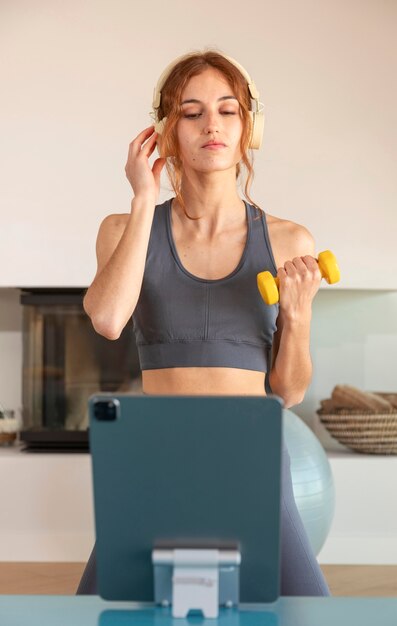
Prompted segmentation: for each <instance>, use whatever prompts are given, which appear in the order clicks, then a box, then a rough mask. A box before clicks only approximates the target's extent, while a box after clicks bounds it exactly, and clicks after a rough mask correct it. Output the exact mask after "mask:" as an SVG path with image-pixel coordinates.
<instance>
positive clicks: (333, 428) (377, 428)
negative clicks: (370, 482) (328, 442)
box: [317, 394, 397, 454]
mask: <svg viewBox="0 0 397 626" xmlns="http://www.w3.org/2000/svg"><path fill="white" fill-rule="evenodd" d="M379 395H382V396H384V397H387V395H388V394H379ZM317 414H318V416H319V418H320V421H321V423H322V424H324V426H325V428H326V429H327V430H328V432H329V433H330V434H331V435H332V437H334V438H335V439H337V441H339V443H341V444H343V445H344V446H347V447H348V448H350V449H351V450H354V451H355V452H361V453H362V454H397V408H395V409H393V410H390V411H382V412H381V413H380V412H378V413H375V412H374V411H363V410H362V409H334V411H333V412H330V411H328V412H325V411H324V410H323V409H319V410H318V411H317Z"/></svg>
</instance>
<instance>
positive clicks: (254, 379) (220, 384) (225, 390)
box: [142, 367, 266, 396]
mask: <svg viewBox="0 0 397 626" xmlns="http://www.w3.org/2000/svg"><path fill="white" fill-rule="evenodd" d="M142 385H143V392H144V393H146V394H150V395H156V394H157V395H218V396H222V395H225V396H229V395H230V396H245V395H246V396H265V395H266V392H265V374H264V373H263V372H257V371H253V370H243V369H236V368H231V367H172V368H165V369H157V370H144V371H143V372H142Z"/></svg>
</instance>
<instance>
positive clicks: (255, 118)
mask: <svg viewBox="0 0 397 626" xmlns="http://www.w3.org/2000/svg"><path fill="white" fill-rule="evenodd" d="M250 116H251V121H252V129H251V139H250V143H249V146H248V147H249V148H252V149H253V150H259V148H260V147H261V144H262V138H263V131H264V129H265V116H264V114H263V111H250Z"/></svg>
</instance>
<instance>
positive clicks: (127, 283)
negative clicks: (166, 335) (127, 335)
mask: <svg viewBox="0 0 397 626" xmlns="http://www.w3.org/2000/svg"><path fill="white" fill-rule="evenodd" d="M154 209H155V202H154V200H153V198H152V197H150V198H149V197H146V196H140V197H135V198H134V199H133V200H132V204H131V214H130V215H129V216H126V220H125V222H124V223H123V222H122V221H121V220H120V217H119V219H118V220H117V216H108V217H107V218H105V220H104V221H103V222H102V224H101V227H100V229H99V233H98V238H97V261H98V269H97V273H96V276H95V278H94V280H93V282H92V284H91V285H90V287H89V288H88V290H87V292H86V294H85V297H84V301H83V306H84V310H85V312H86V313H87V315H89V317H90V318H91V321H92V324H93V326H94V328H95V330H96V332H97V333H99V334H100V335H104V336H105V337H107V338H108V339H118V338H119V336H120V334H121V332H122V330H123V328H124V326H125V325H126V324H127V322H128V320H129V319H130V317H131V315H132V314H133V312H134V310H135V307H136V304H137V301H138V298H139V294H140V291H141V286H142V280H143V273H144V269H145V261H146V254H147V249H148V243H149V237H150V231H151V227H152V222H153V215H154ZM115 218H116V221H115ZM123 229H124V232H123Z"/></svg>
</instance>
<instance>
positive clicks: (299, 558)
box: [77, 444, 331, 596]
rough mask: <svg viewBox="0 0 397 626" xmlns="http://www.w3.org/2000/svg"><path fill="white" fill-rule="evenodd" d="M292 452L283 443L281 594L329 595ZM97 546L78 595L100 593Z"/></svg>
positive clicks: (87, 566) (92, 553)
mask: <svg viewBox="0 0 397 626" xmlns="http://www.w3.org/2000/svg"><path fill="white" fill-rule="evenodd" d="M290 463H291V462H290V456H289V453H288V450H287V448H286V446H285V444H283V453H282V471H281V595H282V596H329V595H331V594H330V591H329V589H328V585H327V583H326V581H325V578H324V575H323V573H322V571H321V569H320V566H319V564H318V563H317V560H316V557H315V554H314V552H313V549H312V547H311V545H310V543H309V539H308V536H307V534H306V531H305V529H304V526H303V523H302V520H301V517H300V515H299V512H298V509H297V508H296V504H295V499H294V493H293V489H292V480H291V469H290ZM97 593H98V592H97V579H96V553H95V546H94V549H93V550H92V552H91V556H90V558H89V560H88V563H87V565H86V568H85V570H84V573H83V576H82V578H81V581H80V584H79V586H78V589H77V594H78V595H87V594H97Z"/></svg>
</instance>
